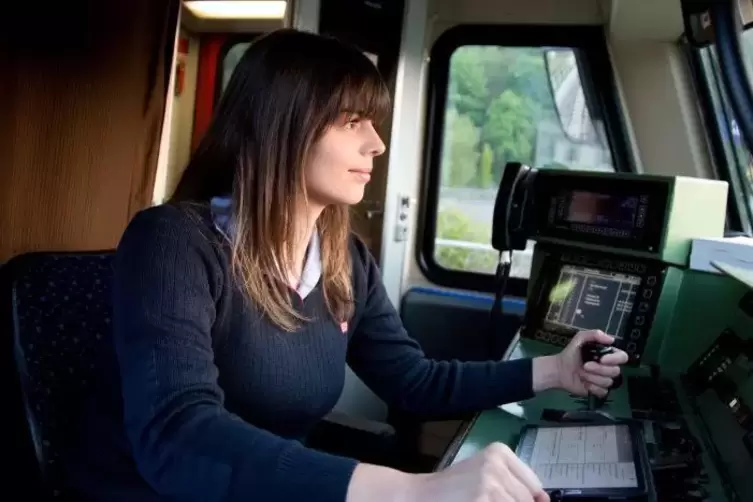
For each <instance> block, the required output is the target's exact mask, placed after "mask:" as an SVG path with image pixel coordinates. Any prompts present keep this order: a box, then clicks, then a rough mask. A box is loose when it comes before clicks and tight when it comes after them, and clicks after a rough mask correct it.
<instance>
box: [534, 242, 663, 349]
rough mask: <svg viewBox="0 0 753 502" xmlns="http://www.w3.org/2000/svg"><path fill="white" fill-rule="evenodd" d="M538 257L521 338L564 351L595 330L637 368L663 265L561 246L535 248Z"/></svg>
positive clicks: (658, 290)
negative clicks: (608, 337)
mask: <svg viewBox="0 0 753 502" xmlns="http://www.w3.org/2000/svg"><path fill="white" fill-rule="evenodd" d="M537 253H538V255H539V257H540V262H539V263H540V265H539V268H538V269H537V273H536V278H535V279H534V283H533V284H532V287H531V289H530V291H531V293H530V294H529V299H528V305H529V306H528V309H527V310H526V315H525V319H524V321H523V327H522V329H521V336H522V337H523V338H529V339H535V340H540V341H542V342H547V343H551V344H554V345H558V346H562V347H564V346H565V345H567V344H568V343H569V341H570V340H571V339H572V337H573V336H574V335H575V333H577V332H578V331H582V330H592V329H598V330H602V331H604V332H605V333H607V334H609V335H612V336H614V337H615V339H616V340H615V344H614V345H615V346H616V347H618V348H620V349H622V350H624V351H625V352H627V353H628V356H629V357H630V362H631V363H632V364H637V363H638V362H639V361H640V359H641V356H642V354H643V349H644V348H645V345H646V340H647V338H648V335H649V333H650V330H651V326H652V324H653V320H654V317H655V314H656V309H657V304H658V300H659V296H660V293H661V290H662V285H663V283H664V276H665V272H666V269H667V266H666V265H664V264H662V263H661V262H658V261H654V260H641V259H637V258H631V257H625V256H620V255H615V254H609V253H602V252H596V251H586V250H579V249H577V248H573V247H565V246H554V245H537Z"/></svg>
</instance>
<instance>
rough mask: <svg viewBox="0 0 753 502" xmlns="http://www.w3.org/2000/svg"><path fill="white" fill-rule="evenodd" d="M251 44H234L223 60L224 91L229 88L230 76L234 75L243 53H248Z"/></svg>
mask: <svg viewBox="0 0 753 502" xmlns="http://www.w3.org/2000/svg"><path fill="white" fill-rule="evenodd" d="M249 45H251V42H239V43H237V44H234V45H233V46H232V47H231V48H230V50H228V51H227V52H226V53H225V57H224V58H222V89H221V90H222V91H224V90H225V87H227V83H228V82H229V81H230V76H231V75H232V74H233V71H234V70H235V67H236V66H237V65H238V61H240V60H241V57H242V56H243V53H244V52H246V49H247V48H248V46H249Z"/></svg>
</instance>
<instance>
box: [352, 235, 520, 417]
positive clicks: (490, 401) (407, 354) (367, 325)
mask: <svg viewBox="0 0 753 502" xmlns="http://www.w3.org/2000/svg"><path fill="white" fill-rule="evenodd" d="M356 248H357V249H358V251H357V254H358V258H356V259H355V260H354V267H362V273H364V274H365V281H364V282H365V288H363V287H362V288H361V289H360V293H359V294H363V295H364V296H365V298H356V302H357V304H361V303H363V306H362V307H361V308H363V313H362V314H361V315H360V316H359V317H358V319H357V324H356V326H355V327H354V331H353V336H352V339H351V342H350V347H349V350H348V363H349V364H350V366H351V368H352V369H353V371H354V372H355V373H356V374H357V375H358V376H359V377H360V378H361V379H362V380H363V381H364V383H365V384H366V385H367V386H369V388H371V389H372V390H373V391H374V392H375V393H376V394H377V395H378V396H379V397H381V398H382V399H384V400H385V401H387V402H388V403H389V404H391V405H394V406H396V407H399V408H401V409H403V410H406V411H410V412H414V413H417V414H421V415H427V414H431V415H436V414H452V413H460V412H468V411H481V410H484V409H489V408H493V407H495V406H499V405H502V404H506V403H510V402H517V401H522V400H524V399H528V398H530V397H533V395H534V393H533V368H532V362H531V359H516V360H512V361H484V362H476V361H473V362H461V361H458V360H452V361H436V360H431V359H428V358H427V357H426V356H425V355H424V353H423V351H422V350H421V347H420V346H419V344H418V342H416V341H415V340H414V339H413V338H411V337H410V336H409V335H408V333H407V332H406V330H405V328H404V327H403V324H402V321H401V319H400V316H399V315H398V313H397V311H396V310H395V308H394V306H393V305H392V302H391V301H390V299H389V297H388V296H387V292H386V290H385V288H384V284H383V283H382V278H381V274H380V271H379V268H378V266H377V264H376V262H375V260H374V258H373V257H372V256H371V254H370V253H369V251H368V250H367V249H366V248H365V246H364V245H363V244H362V243H357V244H356ZM359 261H360V263H359ZM469 329H472V327H469ZM458 336H462V334H460V333H459V334H458Z"/></svg>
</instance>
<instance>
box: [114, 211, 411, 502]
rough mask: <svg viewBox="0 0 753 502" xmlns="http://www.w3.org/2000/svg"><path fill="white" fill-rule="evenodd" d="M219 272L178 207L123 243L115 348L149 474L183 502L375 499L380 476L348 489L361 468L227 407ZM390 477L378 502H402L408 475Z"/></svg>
mask: <svg viewBox="0 0 753 502" xmlns="http://www.w3.org/2000/svg"><path fill="white" fill-rule="evenodd" d="M217 264H218V257H217V255H216V254H215V250H214V249H213V248H212V244H211V243H210V242H209V241H208V240H207V239H205V237H204V236H202V235H200V233H199V230H198V227H196V226H195V225H193V224H192V223H191V222H190V220H189V219H188V218H187V217H186V215H184V214H183V213H182V212H180V211H179V210H178V209H176V208H172V207H165V206H163V207H157V208H153V209H149V210H147V211H144V212H142V213H140V214H139V215H138V216H136V218H135V219H134V221H133V222H132V223H131V224H130V225H129V227H128V229H127V231H126V232H125V234H124V236H123V239H122V241H121V243H120V245H119V248H118V251H117V255H116V263H115V288H114V289H115V291H114V309H115V311H114V338H115V346H116V352H117V356H118V360H119V363H120V369H121V377H122V385H123V399H124V412H125V425H126V429H127V434H128V438H129V439H130V443H131V446H132V451H133V454H134V457H135V461H136V463H137V466H138V469H139V471H140V472H141V474H142V476H144V478H145V479H146V480H147V481H148V482H149V483H150V485H151V486H152V487H153V489H154V490H155V491H156V492H158V493H159V494H161V495H163V496H165V497H167V498H169V499H170V500H176V501H197V502H198V501H201V502H212V501H217V502H219V501H222V502H229V501H243V502H248V501H249V500H258V501H264V500H270V501H271V500H275V501H286V500H291V501H292V500H310V501H325V500H326V501H331V500H345V499H346V495H347V494H348V492H349V491H351V492H352V493H353V494H354V497H352V498H351V497H348V498H349V500H353V501H357V502H363V501H369V500H372V499H371V498H369V497H368V496H367V495H361V494H364V493H366V492H368V490H364V489H363V487H364V486H370V485H372V484H374V483H375V482H377V481H378V480H379V477H376V478H374V476H373V475H372V476H366V477H365V478H364V477H363V476H359V479H361V480H360V481H358V483H356V485H354V486H349V485H350V484H351V476H352V474H353V471H354V469H355V468H356V466H357V462H356V461H355V460H352V459H347V458H342V457H338V456H334V455H329V454H325V453H321V452H317V451H314V450H311V449H308V448H305V447H303V446H302V445H301V444H300V443H299V442H297V441H290V440H285V439H282V438H280V437H278V436H276V435H273V434H271V433H270V432H268V431H265V430H263V429H260V428H257V427H254V426H252V425H250V424H248V423H246V422H244V421H243V420H241V419H240V418H239V417H237V416H235V415H233V414H231V413H229V412H228V411H226V409H225V408H224V407H223V394H222V391H221V389H220V388H219V387H218V385H217V373H218V370H217V367H216V366H215V365H214V363H213V351H212V338H211V330H212V325H213V322H214V320H215V315H216V312H215V302H216V299H217V295H218V291H219V289H220V287H221V282H222V278H221V274H219V273H218V272H217V271H218V266H217ZM367 470H368V469H367ZM361 472H363V470H361ZM380 472H381V473H382V475H383V476H389V477H390V478H392V483H391V484H390V486H391V489H390V490H388V491H386V492H384V491H383V492H382V495H384V496H383V497H382V498H380V499H379V500H397V496H398V494H399V493H401V491H400V490H401V489H402V487H401V485H400V483H397V482H396V481H397V479H403V478H401V476H407V475H402V474H401V473H397V472H395V471H392V472H387V471H380ZM370 480H371V481H370ZM359 487H360V489H359ZM374 500H376V499H374Z"/></svg>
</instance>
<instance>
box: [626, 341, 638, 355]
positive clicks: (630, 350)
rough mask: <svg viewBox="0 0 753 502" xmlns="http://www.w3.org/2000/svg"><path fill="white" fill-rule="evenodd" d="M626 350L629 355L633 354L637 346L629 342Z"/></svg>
mask: <svg viewBox="0 0 753 502" xmlns="http://www.w3.org/2000/svg"><path fill="white" fill-rule="evenodd" d="M626 350H627V352H631V353H632V352H635V351H636V350H638V344H636V343H635V342H630V343H628V344H627V347H626Z"/></svg>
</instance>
